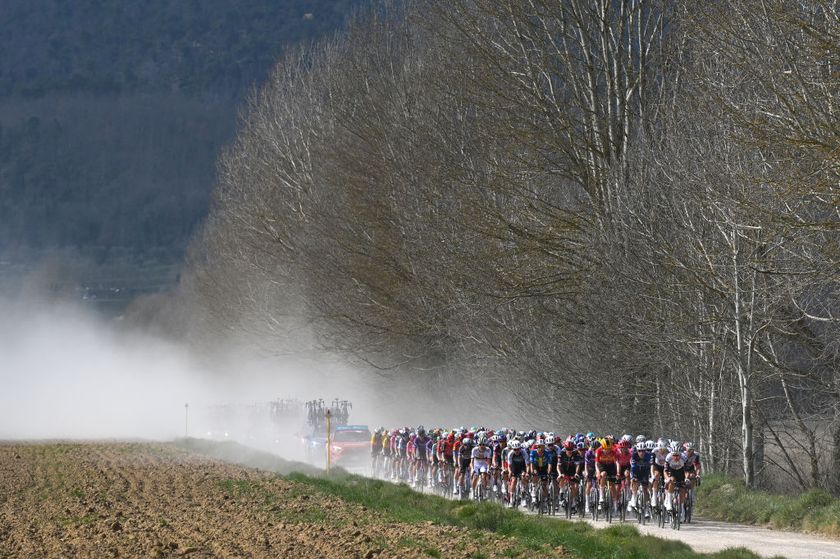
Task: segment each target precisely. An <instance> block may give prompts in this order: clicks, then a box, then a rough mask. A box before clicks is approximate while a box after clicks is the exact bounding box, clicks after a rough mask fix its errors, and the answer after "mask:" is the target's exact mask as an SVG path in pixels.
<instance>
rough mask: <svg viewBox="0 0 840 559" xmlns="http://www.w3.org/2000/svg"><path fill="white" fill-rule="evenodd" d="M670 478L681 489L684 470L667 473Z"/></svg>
mask: <svg viewBox="0 0 840 559" xmlns="http://www.w3.org/2000/svg"><path fill="white" fill-rule="evenodd" d="M668 473H669V474H670V475H671V477H672V478H673V479H674V483H676V484H677V487H682V486H683V485H685V470H684V469H682V468H680V469H679V470H670V471H669V472H668Z"/></svg>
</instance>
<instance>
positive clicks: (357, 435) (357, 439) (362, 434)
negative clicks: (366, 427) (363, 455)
mask: <svg viewBox="0 0 840 559" xmlns="http://www.w3.org/2000/svg"><path fill="white" fill-rule="evenodd" d="M333 440H334V441H335V442H337V443H361V442H365V441H369V440H370V431H350V430H346V431H345V430H342V431H336V433H335V435H334V436H333Z"/></svg>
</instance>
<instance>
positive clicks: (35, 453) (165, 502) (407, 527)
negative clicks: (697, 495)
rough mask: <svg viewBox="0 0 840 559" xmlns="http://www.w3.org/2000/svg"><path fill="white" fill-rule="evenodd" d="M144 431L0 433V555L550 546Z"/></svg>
mask: <svg viewBox="0 0 840 559" xmlns="http://www.w3.org/2000/svg"><path fill="white" fill-rule="evenodd" d="M560 554H562V550H548V549H541V550H539V551H538V552H532V551H525V550H523V549H522V548H520V547H519V546H517V545H516V542H514V541H512V540H510V539H505V538H503V537H500V536H497V535H494V534H491V533H489V532H475V531H469V530H465V529H461V528H455V527H451V526H441V525H434V524H431V523H426V524H419V525H418V524H400V523H395V522H390V521H389V520H388V519H387V518H386V517H385V516H383V515H381V514H379V513H377V512H375V511H371V510H367V509H365V507H362V506H360V505H358V504H353V503H347V502H344V501H341V500H339V499H336V498H331V497H324V496H323V495H320V494H308V493H307V487H306V486H305V485H303V484H298V483H295V482H291V481H287V480H284V479H281V478H279V477H278V476H277V475H275V474H272V473H269V472H263V471H260V470H254V469H250V468H245V467H240V466H235V465H230V464H226V463H222V462H216V461H212V460H209V459H207V458H204V457H201V456H198V455H195V454H191V453H189V452H186V451H184V450H181V449H178V448H176V447H175V446H172V445H167V444H149V443H89V444H86V443H56V444H0V558H12V557H14V558H27V559H29V558H37V557H96V558H100V557H184V556H188V557H191V558H193V557H195V558H199V557H295V558H296V559H298V558H308V557H312V558H327V557H335V558H356V557H357V558H372V557H377V558H385V557H429V556H432V557H470V556H474V557H482V556H483V557H488V558H489V557H503V556H504V557H510V556H519V557H529V556H530V557H546V556H557V555H560Z"/></svg>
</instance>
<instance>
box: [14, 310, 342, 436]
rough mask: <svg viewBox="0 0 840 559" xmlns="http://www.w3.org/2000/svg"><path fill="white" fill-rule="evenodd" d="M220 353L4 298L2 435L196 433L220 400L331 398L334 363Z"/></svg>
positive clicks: (89, 316) (80, 313)
mask: <svg viewBox="0 0 840 559" xmlns="http://www.w3.org/2000/svg"><path fill="white" fill-rule="evenodd" d="M217 353H218V354H217V355H214V356H212V357H208V355H206V354H202V355H196V353H194V352H193V351H191V350H189V349H188V348H185V347H182V346H179V345H177V344H174V343H171V342H168V341H166V340H162V339H160V338H158V337H155V336H153V335H150V334H147V333H142V332H137V331H134V330H132V329H130V328H126V327H124V326H123V325H121V324H120V323H119V322H116V321H108V320H105V319H102V318H99V317H97V316H95V315H93V314H92V313H90V312H87V311H85V310H84V309H81V308H78V307H74V306H72V305H67V304H63V303H50V304H38V303H20V302H11V301H9V300H2V299H0V439H44V438H74V439H79V438H147V439H170V438H173V437H179V436H183V435H184V434H185V431H187V430H188V431H189V434H190V435H191V436H195V435H199V434H202V433H204V430H205V429H206V426H205V425H204V424H203V422H204V419H203V411H204V410H206V409H208V408H209V407H212V406H214V405H218V404H242V405H247V404H254V403H259V402H267V401H269V400H273V399H275V398H289V397H295V396H302V397H306V396H309V395H310V394H312V395H313V397H327V396H330V397H332V396H333V395H332V393H331V392H329V393H327V394H325V393H324V390H323V388H324V387H325V386H328V384H325V383H324V378H323V377H324V375H325V374H331V373H334V371H331V370H330V368H328V367H318V368H317V369H318V372H315V371H313V369H314V368H315V367H313V366H312V365H311V364H310V365H307V364H301V363H294V362H289V363H277V362H276V361H270V360H266V359H260V358H258V357H254V356H248V355H240V354H237V352H235V351H233V350H225V351H219V352H217ZM321 371H325V372H321ZM319 386H320V388H321V390H318V387H319ZM186 403H189V405H190V408H189V414H190V420H189V424H186V420H187V417H186V413H187V410H185V404H186ZM295 427H296V426H293V425H290V426H289V428H290V429H291V430H293V429H294V428H295Z"/></svg>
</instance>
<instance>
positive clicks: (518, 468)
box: [508, 462, 525, 477]
mask: <svg viewBox="0 0 840 559" xmlns="http://www.w3.org/2000/svg"><path fill="white" fill-rule="evenodd" d="M508 466H509V467H510V475H512V476H513V477H519V476H521V475H522V474H524V473H525V462H522V463H520V464H516V463H515V462H511V463H509V464H508Z"/></svg>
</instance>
